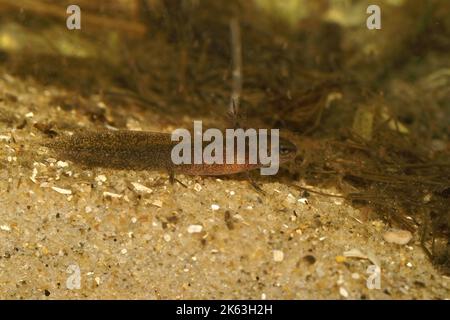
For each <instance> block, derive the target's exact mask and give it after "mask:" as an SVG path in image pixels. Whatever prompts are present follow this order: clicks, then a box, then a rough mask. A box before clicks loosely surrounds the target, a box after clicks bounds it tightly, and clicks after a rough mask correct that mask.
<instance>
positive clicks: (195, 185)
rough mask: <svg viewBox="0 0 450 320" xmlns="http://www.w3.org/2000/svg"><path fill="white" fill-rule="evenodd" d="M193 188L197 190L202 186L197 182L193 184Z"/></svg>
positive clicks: (200, 189)
mask: <svg viewBox="0 0 450 320" xmlns="http://www.w3.org/2000/svg"><path fill="white" fill-rule="evenodd" d="M194 190H195V191H197V192H200V191H202V186H201V185H200V184H199V183H196V184H194Z"/></svg>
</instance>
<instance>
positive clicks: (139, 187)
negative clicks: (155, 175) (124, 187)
mask: <svg viewBox="0 0 450 320" xmlns="http://www.w3.org/2000/svg"><path fill="white" fill-rule="evenodd" d="M131 184H132V185H133V187H134V189H135V190H136V191H138V192H143V193H152V192H153V190H152V189H150V188H148V187H146V186H144V185H143V184H140V183H138V182H132V183H131Z"/></svg>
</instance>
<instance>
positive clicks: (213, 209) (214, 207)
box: [211, 204, 220, 211]
mask: <svg viewBox="0 0 450 320" xmlns="http://www.w3.org/2000/svg"><path fill="white" fill-rule="evenodd" d="M219 209H220V206H219V205H218V204H212V205H211V210H212V211H217V210H219Z"/></svg>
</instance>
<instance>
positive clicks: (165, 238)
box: [163, 234, 172, 242]
mask: <svg viewBox="0 0 450 320" xmlns="http://www.w3.org/2000/svg"><path fill="white" fill-rule="evenodd" d="M163 238H164V241H166V242H169V241H170V240H171V239H172V238H171V237H170V234H165V235H164V236H163Z"/></svg>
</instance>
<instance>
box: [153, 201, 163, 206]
mask: <svg viewBox="0 0 450 320" xmlns="http://www.w3.org/2000/svg"><path fill="white" fill-rule="evenodd" d="M152 205H154V206H155V207H158V208H162V206H163V203H162V201H161V200H155V201H153V202H152Z"/></svg>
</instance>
